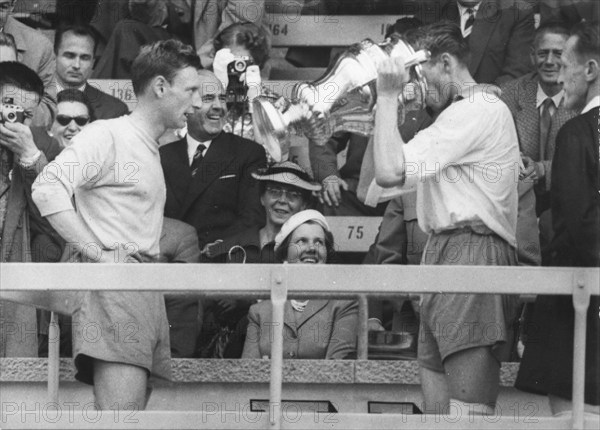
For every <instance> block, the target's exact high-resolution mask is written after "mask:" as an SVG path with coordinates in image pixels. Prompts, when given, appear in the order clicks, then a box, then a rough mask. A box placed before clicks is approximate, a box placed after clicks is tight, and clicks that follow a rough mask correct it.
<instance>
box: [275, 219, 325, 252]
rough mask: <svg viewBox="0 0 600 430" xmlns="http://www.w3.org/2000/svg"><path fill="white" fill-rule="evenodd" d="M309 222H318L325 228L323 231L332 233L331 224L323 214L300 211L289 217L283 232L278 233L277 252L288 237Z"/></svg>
mask: <svg viewBox="0 0 600 430" xmlns="http://www.w3.org/2000/svg"><path fill="white" fill-rule="evenodd" d="M307 221H313V222H316V223H317V224H319V225H320V226H321V227H323V230H325V231H328V232H330V233H331V230H330V229H329V224H327V220H326V219H325V217H324V216H323V214H322V213H321V212H319V211H316V210H314V209H306V210H304V211H300V212H298V213H295V214H294V215H292V216H291V217H289V218H288V220H287V221H286V222H285V223H283V225H282V226H281V230H279V233H277V236H275V252H277V250H278V249H279V247H280V246H281V244H282V243H283V242H284V241H285V239H287V237H288V236H289V235H290V234H292V233H293V231H294V230H296V229H297V228H298V227H300V226H301V225H302V224H304V223H305V222H307Z"/></svg>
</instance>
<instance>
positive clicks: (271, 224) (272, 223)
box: [200, 161, 321, 358]
mask: <svg viewBox="0 0 600 430" xmlns="http://www.w3.org/2000/svg"><path fill="white" fill-rule="evenodd" d="M252 176H253V177H254V178H255V179H257V180H258V181H259V185H260V201H261V203H262V205H263V207H264V208H265V214H266V219H265V225H264V227H262V228H259V227H258V226H256V227H254V228H251V229H248V230H245V231H243V232H241V233H239V234H237V235H235V236H232V237H229V238H227V239H225V240H224V241H223V242H221V243H218V244H216V245H213V246H212V247H211V248H210V250H209V253H210V255H209V257H210V258H211V261H212V262H216V263H262V264H270V263H277V262H279V261H278V260H277V259H276V258H275V251H274V247H275V236H276V235H277V234H278V233H279V230H280V229H281V226H282V225H283V224H284V223H285V222H286V221H287V220H288V218H290V217H291V216H292V215H294V214H295V213H297V212H300V211H302V210H304V209H306V208H307V207H308V206H309V205H310V202H311V198H312V192H313V191H319V190H320V189H321V186H320V185H318V184H315V183H314V182H312V178H311V177H310V176H309V175H308V173H306V171H305V170H304V169H303V168H302V167H300V166H299V165H297V164H295V163H292V162H291V161H285V162H282V163H275V164H272V165H270V166H269V167H268V168H266V169H261V170H259V171H258V172H255V173H252ZM251 304H252V302H250V301H248V300H243V299H241V300H235V299H221V300H216V301H214V302H211V303H210V304H209V305H207V306H206V307H205V309H204V315H205V316H204V327H205V329H204V330H203V333H202V334H201V339H200V345H201V350H200V356H201V357H224V358H237V357H239V356H240V355H241V353H242V348H243V346H244V337H245V335H246V323H247V319H246V315H247V313H248V308H249V307H250V305H251Z"/></svg>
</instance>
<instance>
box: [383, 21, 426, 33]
mask: <svg viewBox="0 0 600 430" xmlns="http://www.w3.org/2000/svg"><path fill="white" fill-rule="evenodd" d="M422 25H423V21H421V20H420V19H419V18H415V17H406V18H399V19H397V20H396V22H395V23H394V24H392V25H390V27H389V28H388V29H387V31H386V33H385V37H386V38H387V37H390V36H391V35H392V34H398V35H400V36H402V35H403V34H404V33H406V32H408V31H412V30H416V29H417V28H419V27H421V26H422Z"/></svg>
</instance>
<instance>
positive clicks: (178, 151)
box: [161, 137, 192, 207]
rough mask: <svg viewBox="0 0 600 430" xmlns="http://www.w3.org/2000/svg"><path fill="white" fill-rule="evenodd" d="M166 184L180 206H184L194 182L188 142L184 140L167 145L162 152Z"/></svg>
mask: <svg viewBox="0 0 600 430" xmlns="http://www.w3.org/2000/svg"><path fill="white" fill-rule="evenodd" d="M161 157H162V164H163V170H164V174H165V182H166V183H167V187H168V188H170V189H171V191H172V192H173V196H174V197H175V200H177V203H178V206H179V207H181V206H183V204H184V202H185V198H186V195H187V192H188V188H189V186H190V181H191V180H192V172H191V170H190V163H189V159H188V154H187V140H186V138H185V137H184V138H183V139H181V140H179V141H177V142H173V143H170V144H168V145H166V146H165V147H164V149H163V151H161Z"/></svg>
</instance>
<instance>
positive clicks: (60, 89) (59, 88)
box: [56, 79, 87, 94]
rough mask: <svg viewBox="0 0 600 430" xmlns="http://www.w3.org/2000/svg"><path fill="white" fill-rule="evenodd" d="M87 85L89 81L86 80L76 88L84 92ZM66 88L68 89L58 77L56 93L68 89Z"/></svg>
mask: <svg viewBox="0 0 600 430" xmlns="http://www.w3.org/2000/svg"><path fill="white" fill-rule="evenodd" d="M86 85H87V83H86V82H84V83H83V85H82V86H80V87H79V88H76V89H78V90H79V91H81V92H84V91H85V86H86ZM66 89H68V88H65V87H63V86H62V85H61V84H60V82H59V80H58V79H56V93H57V94H58V93H60V92H61V91H64V90H66Z"/></svg>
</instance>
